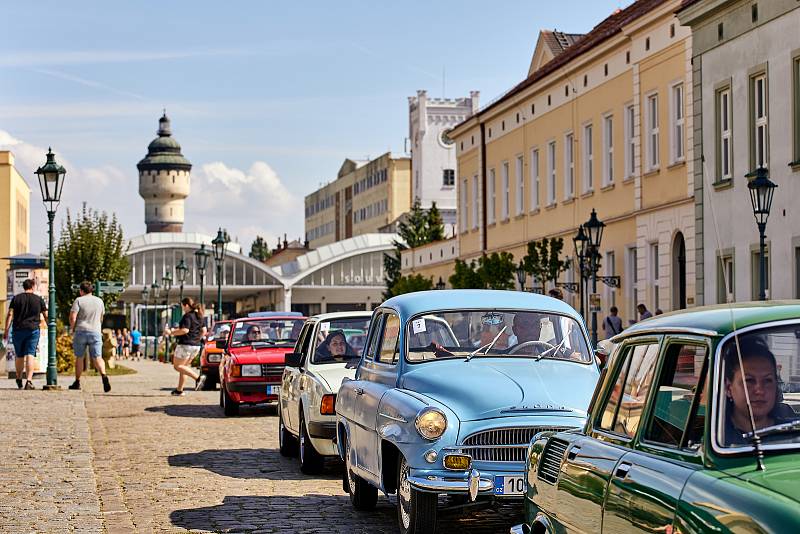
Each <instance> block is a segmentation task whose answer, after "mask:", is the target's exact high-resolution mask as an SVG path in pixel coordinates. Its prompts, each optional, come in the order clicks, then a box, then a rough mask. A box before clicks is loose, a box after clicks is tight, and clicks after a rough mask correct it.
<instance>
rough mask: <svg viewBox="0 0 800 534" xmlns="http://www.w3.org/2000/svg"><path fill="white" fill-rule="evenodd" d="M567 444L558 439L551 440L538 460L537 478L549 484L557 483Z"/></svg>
mask: <svg viewBox="0 0 800 534" xmlns="http://www.w3.org/2000/svg"><path fill="white" fill-rule="evenodd" d="M567 447H568V443H567V442H566V441H561V440H560V439H553V438H551V439H550V441H548V442H547V445H546V446H545V448H544V452H542V456H541V458H539V478H540V479H542V480H544V481H545V482H549V483H550V484H555V483H556V481H558V473H559V472H560V471H561V460H563V459H564V453H565V452H566V451H567Z"/></svg>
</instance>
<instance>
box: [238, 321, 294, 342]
mask: <svg viewBox="0 0 800 534" xmlns="http://www.w3.org/2000/svg"><path fill="white" fill-rule="evenodd" d="M303 323H305V320H304V319H275V320H269V321H268V320H263V319H253V320H249V321H240V322H237V323H236V324H235V326H234V329H233V339H232V340H231V346H234V347H235V346H241V345H252V344H255V343H259V344H266V345H274V346H282V347H287V346H288V347H294V346H295V344H296V342H297V339H298V337H299V336H300V332H301V329H302V328H303Z"/></svg>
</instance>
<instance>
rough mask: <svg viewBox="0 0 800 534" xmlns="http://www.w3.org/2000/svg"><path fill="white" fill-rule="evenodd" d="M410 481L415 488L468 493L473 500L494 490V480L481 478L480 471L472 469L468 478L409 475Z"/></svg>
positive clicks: (439, 491) (437, 491)
mask: <svg viewBox="0 0 800 534" xmlns="http://www.w3.org/2000/svg"><path fill="white" fill-rule="evenodd" d="M408 482H409V483H410V484H411V486H412V487H413V488H414V489H417V490H420V491H429V492H434V493H441V492H446V493H467V494H469V496H470V499H471V500H473V501H474V500H475V498H476V497H477V495H478V493H482V492H494V482H493V481H492V480H489V479H486V478H481V475H480V473H479V472H478V471H476V470H474V469H473V470H472V471H471V472H470V474H469V477H468V478H466V479H463V478H461V479H459V478H445V477H440V476H427V477H420V476H409V477H408Z"/></svg>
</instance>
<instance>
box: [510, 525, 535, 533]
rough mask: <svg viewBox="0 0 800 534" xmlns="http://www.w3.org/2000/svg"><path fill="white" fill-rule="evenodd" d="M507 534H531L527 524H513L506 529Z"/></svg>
mask: <svg viewBox="0 0 800 534" xmlns="http://www.w3.org/2000/svg"><path fill="white" fill-rule="evenodd" d="M508 533H509V534H531V529H530V527H528V525H524V524H523V525H514V526H513V527H511V529H510V530H509V531H508Z"/></svg>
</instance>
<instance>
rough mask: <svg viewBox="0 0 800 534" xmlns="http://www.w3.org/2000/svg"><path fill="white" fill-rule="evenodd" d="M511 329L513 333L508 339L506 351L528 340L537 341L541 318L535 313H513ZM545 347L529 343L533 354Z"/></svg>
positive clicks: (540, 330) (539, 333)
mask: <svg viewBox="0 0 800 534" xmlns="http://www.w3.org/2000/svg"><path fill="white" fill-rule="evenodd" d="M511 331H512V332H514V335H513V336H511V337H510V338H509V340H508V347H509V350H508V352H509V353H510V352H511V351H513V350H514V348H515V347H518V346H520V345H522V344H523V343H528V342H530V341H539V337H540V336H541V335H542V325H541V318H540V317H539V315H538V314H535V313H517V314H514V321H513V323H512V325H511ZM544 348H545V347H539V346H536V345H531V353H532V354H535V353H538V352H540V351H542V350H544Z"/></svg>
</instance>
